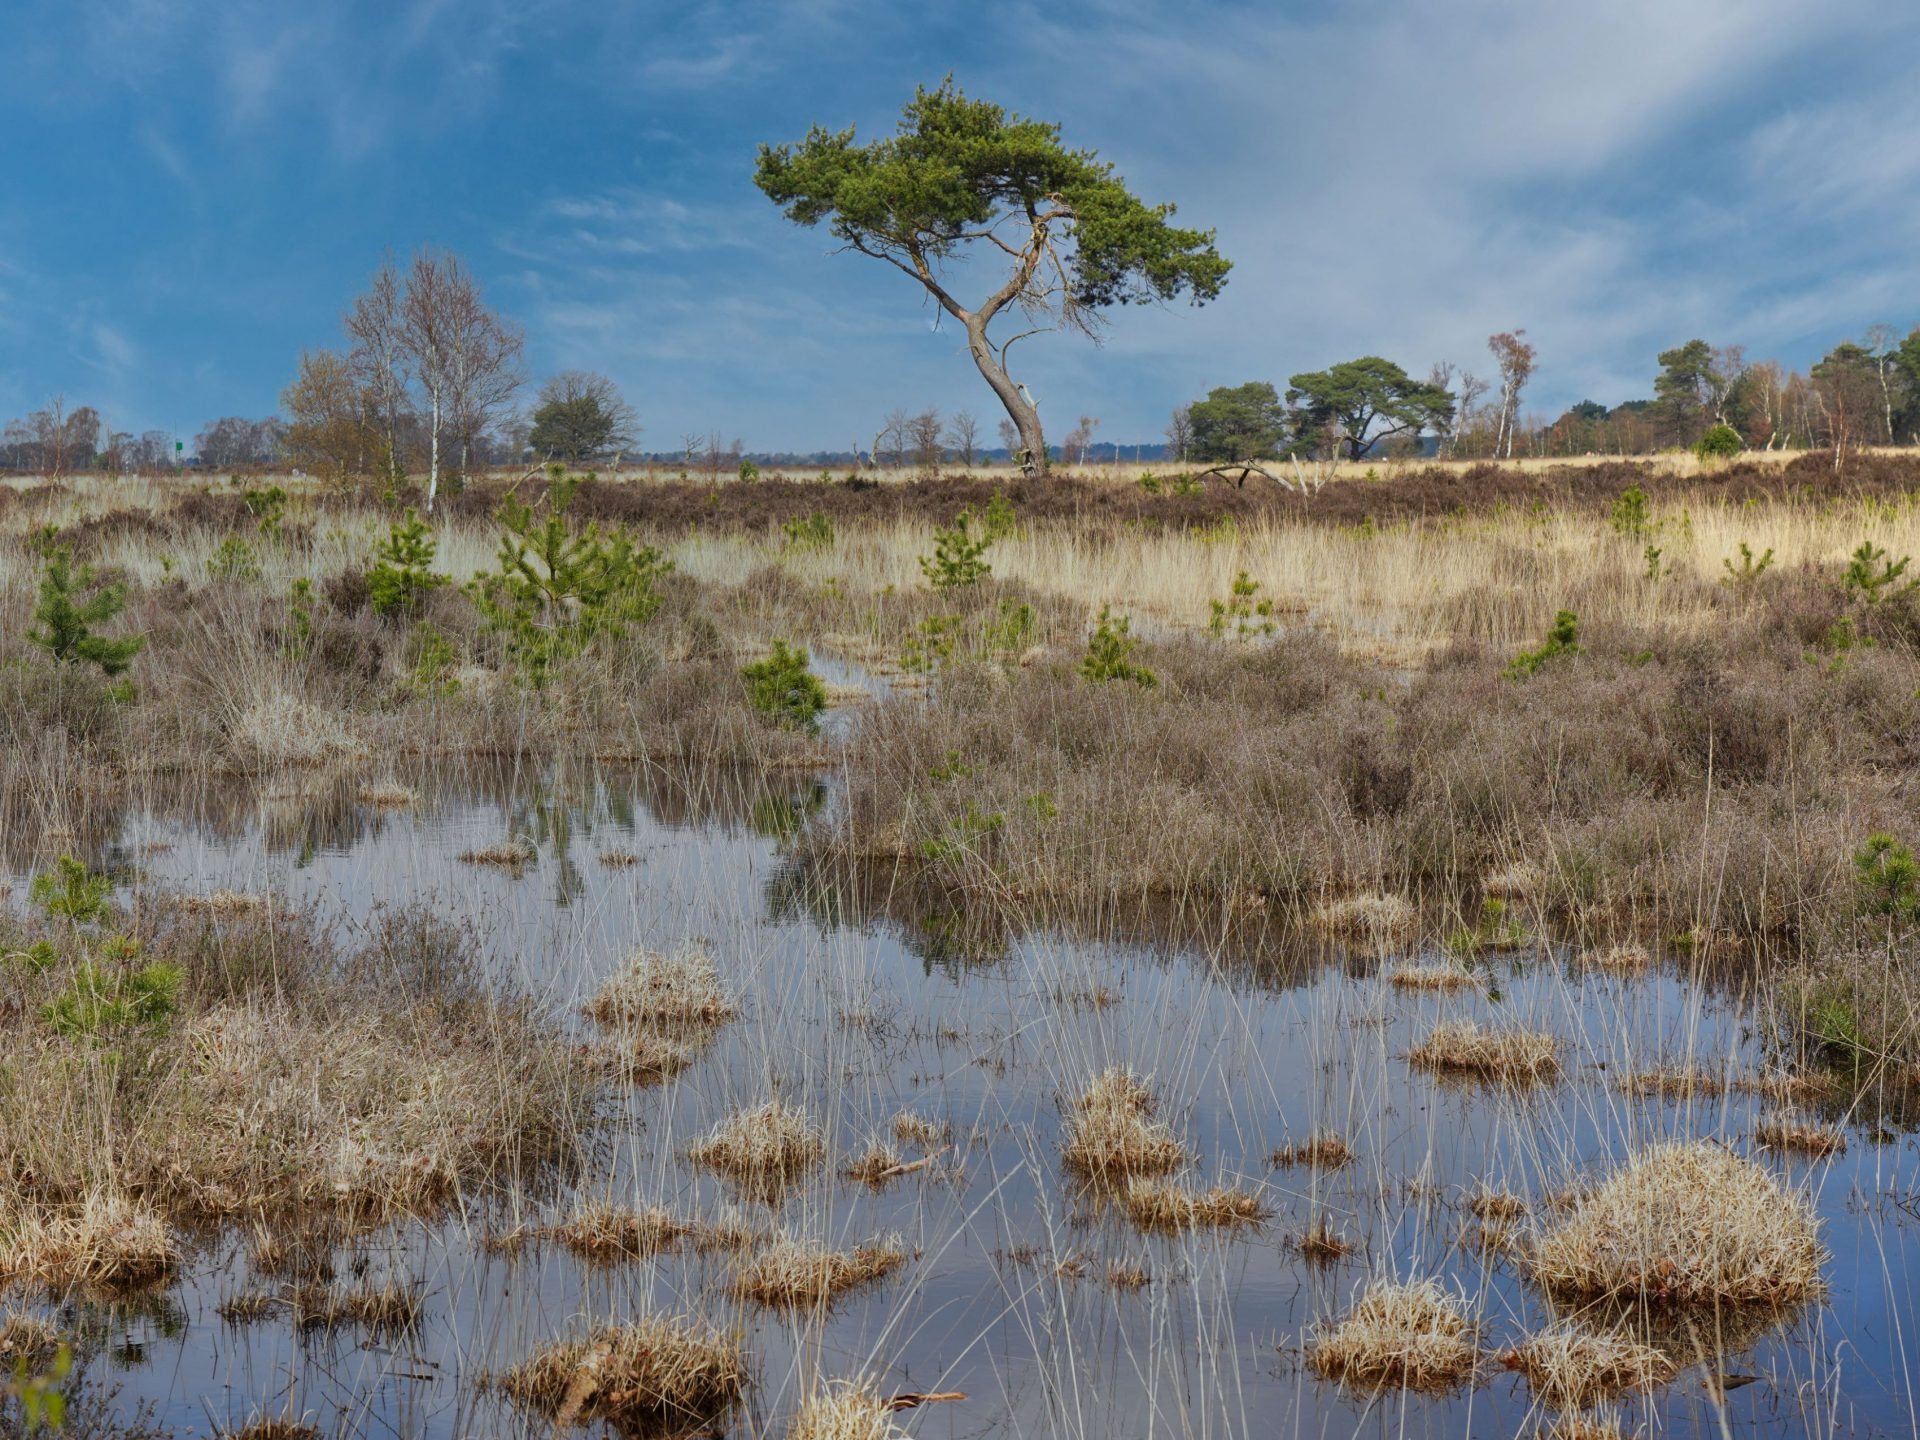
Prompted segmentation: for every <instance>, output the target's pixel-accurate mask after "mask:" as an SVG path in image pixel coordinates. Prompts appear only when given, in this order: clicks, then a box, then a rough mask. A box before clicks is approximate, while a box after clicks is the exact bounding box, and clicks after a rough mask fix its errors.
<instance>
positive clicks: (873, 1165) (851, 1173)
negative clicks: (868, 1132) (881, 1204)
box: [844, 1140, 906, 1190]
mask: <svg viewBox="0 0 1920 1440" xmlns="http://www.w3.org/2000/svg"><path fill="white" fill-rule="evenodd" d="M904 1166H905V1162H904V1161H903V1160H902V1159H901V1157H900V1152H899V1151H898V1150H896V1149H894V1148H893V1146H891V1145H888V1144H886V1143H884V1142H883V1141H879V1140H876V1141H874V1142H873V1144H871V1145H869V1146H868V1147H867V1148H866V1149H865V1150H864V1151H862V1152H861V1153H860V1154H859V1155H858V1156H856V1157H855V1158H854V1159H853V1161H852V1162H851V1163H850V1164H849V1165H848V1166H847V1168H846V1170H845V1172H844V1173H845V1174H846V1177H847V1178H848V1179H849V1180H853V1181H857V1182H858V1183H860V1184H862V1185H865V1186H867V1187H868V1188H870V1189H874V1190H878V1189H879V1188H880V1187H881V1186H883V1185H885V1184H886V1183H887V1182H888V1181H889V1180H895V1179H898V1178H899V1177H900V1176H901V1175H903V1174H905V1173H906V1171H905V1169H904Z"/></svg>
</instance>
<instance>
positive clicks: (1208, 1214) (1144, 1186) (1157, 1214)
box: [1120, 1176, 1272, 1230]
mask: <svg viewBox="0 0 1920 1440" xmlns="http://www.w3.org/2000/svg"><path fill="white" fill-rule="evenodd" d="M1120 1199H1121V1203H1122V1204H1123V1205H1124V1206H1125V1207H1126V1211H1127V1214H1128V1216H1130V1217H1131V1218H1132V1220H1133V1223H1134V1224H1136V1225H1138V1226H1139V1227H1140V1228H1141V1229H1143V1230H1198V1229H1227V1228H1231V1227H1234V1226H1240V1225H1258V1224H1260V1223H1261V1222H1262V1221H1264V1220H1265V1219H1266V1218H1267V1217H1268V1216H1269V1215H1270V1214H1271V1213H1272V1212H1271V1211H1270V1210H1269V1209H1268V1208H1267V1207H1266V1205H1264V1204H1263V1203H1262V1202H1261V1200H1260V1197H1259V1196H1258V1195H1254V1194H1251V1193H1250V1192H1248V1191H1245V1190H1235V1189H1230V1188H1228V1187H1226V1186H1215V1187H1214V1188H1213V1189H1211V1190H1194V1189H1191V1188H1189V1187H1187V1186H1185V1185H1182V1184H1180V1183H1179V1182H1178V1181H1175V1180H1169V1179H1165V1178H1161V1177H1144V1176H1143V1177H1137V1178H1135V1179H1132V1180H1129V1181H1128V1182H1127V1188H1126V1189H1125V1190H1123V1191H1122V1192H1121V1195H1120Z"/></svg>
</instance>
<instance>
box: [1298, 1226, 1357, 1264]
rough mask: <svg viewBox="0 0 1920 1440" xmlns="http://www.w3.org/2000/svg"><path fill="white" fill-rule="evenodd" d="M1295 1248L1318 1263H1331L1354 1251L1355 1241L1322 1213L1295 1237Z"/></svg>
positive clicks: (1308, 1258)
mask: <svg viewBox="0 0 1920 1440" xmlns="http://www.w3.org/2000/svg"><path fill="white" fill-rule="evenodd" d="M1293 1248H1294V1249H1296V1250H1298V1251H1299V1252H1300V1254H1301V1255H1302V1256H1303V1257H1305V1258H1306V1259H1307V1260H1309V1261H1311V1262H1313V1263H1314V1264H1316V1265H1330V1264H1332V1263H1333V1262H1334V1261H1335V1260H1339V1259H1343V1258H1344V1257H1346V1256H1347V1255H1350V1254H1352V1253H1353V1242H1352V1241H1351V1240H1348V1239H1347V1238H1346V1236H1344V1235H1342V1234H1340V1233H1339V1232H1338V1231H1336V1230H1335V1229H1334V1228H1333V1222H1332V1221H1330V1220H1328V1219H1327V1217H1326V1216H1324V1215H1322V1216H1321V1217H1320V1218H1319V1219H1317V1220H1315V1221H1314V1222H1313V1224H1311V1225H1309V1226H1308V1227H1307V1228H1306V1229H1305V1230H1303V1231H1301V1232H1300V1233H1299V1234H1298V1235H1296V1236H1295V1237H1294V1239H1293Z"/></svg>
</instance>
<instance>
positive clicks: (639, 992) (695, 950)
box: [587, 945, 739, 1026]
mask: <svg viewBox="0 0 1920 1440" xmlns="http://www.w3.org/2000/svg"><path fill="white" fill-rule="evenodd" d="M587 1013H588V1014H589V1015H591V1016H592V1017H593V1018H594V1019H595V1020H598V1021H599V1022H600V1023H601V1024H603V1025H655V1026H672V1025H681V1026H695V1025H723V1024H725V1023H726V1022H727V1021H729V1020H731V1019H733V1018H734V1016H735V1015H737V1014H738V1013H739V1010H738V1008H737V1007H736V1006H735V1004H734V1001H733V998H732V996H730V995H729V994H728V993H727V991H726V988H725V987H724V986H723V985H722V984H721V983H720V971H719V967H718V966H716V965H715V964H714V962H713V957H712V956H711V955H709V954H708V953H707V952H706V951H705V950H703V949H700V948H699V947H697V946H692V945H689V946H687V947H685V948H683V949H680V950H677V951H675V952H673V953H672V954H665V953H663V952H661V951H658V950H645V949H642V950H636V951H635V952H634V953H633V954H632V955H630V956H629V957H628V958H627V961H626V963H625V964H624V965H622V966H621V967H620V969H619V970H617V971H615V972H614V974H613V975H612V976H610V977H609V978H608V979H607V982H606V983H605V984H604V985H602V986H601V987H600V990H599V993H598V994H596V995H595V996H594V997H593V999H592V1000H591V1001H589V1002H588V1004H587Z"/></svg>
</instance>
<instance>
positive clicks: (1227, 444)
mask: <svg viewBox="0 0 1920 1440" xmlns="http://www.w3.org/2000/svg"><path fill="white" fill-rule="evenodd" d="M1187 416H1188V419H1189V421H1190V422H1191V423H1192V425H1193V454H1194V456H1195V458H1197V459H1200V460H1210V461H1215V462H1221V463H1226V462H1231V461H1234V460H1261V459H1266V458H1268V457H1270V456H1274V455H1278V454H1279V453H1280V452H1281V450H1282V449H1284V448H1285V445H1286V438H1287V410H1286V407H1285V406H1284V405H1282V404H1281V403H1280V392H1279V391H1277V390H1275V389H1274V388H1273V386H1272V384H1270V383H1269V382H1268V381H1265V380H1250V381H1248V382H1247V383H1246V384H1244V385H1231V386H1229V385H1222V386H1219V387H1217V388H1216V389H1213V390H1209V391H1208V392H1207V398H1206V399H1204V400H1196V401H1195V402H1194V403H1193V404H1192V405H1190V406H1188V407H1187Z"/></svg>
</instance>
